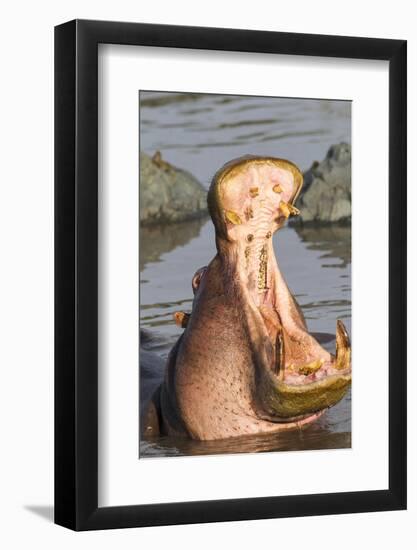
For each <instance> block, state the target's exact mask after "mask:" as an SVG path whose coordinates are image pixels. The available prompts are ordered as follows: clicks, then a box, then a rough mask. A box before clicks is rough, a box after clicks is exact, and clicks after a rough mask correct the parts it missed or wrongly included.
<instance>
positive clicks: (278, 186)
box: [272, 184, 282, 193]
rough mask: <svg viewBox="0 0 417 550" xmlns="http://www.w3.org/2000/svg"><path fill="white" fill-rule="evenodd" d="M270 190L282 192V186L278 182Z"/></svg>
mask: <svg viewBox="0 0 417 550" xmlns="http://www.w3.org/2000/svg"><path fill="white" fill-rule="evenodd" d="M272 191H273V192H274V193H282V187H281V186H280V185H279V184H278V185H274V187H273V188H272Z"/></svg>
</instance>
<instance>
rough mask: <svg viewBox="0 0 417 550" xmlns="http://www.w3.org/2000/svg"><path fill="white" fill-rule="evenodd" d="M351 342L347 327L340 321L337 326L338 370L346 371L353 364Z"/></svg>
mask: <svg viewBox="0 0 417 550" xmlns="http://www.w3.org/2000/svg"><path fill="white" fill-rule="evenodd" d="M351 355H352V351H351V347H350V340H349V336H348V333H347V330H346V327H345V325H344V324H343V323H342V321H340V320H338V321H337V324H336V361H335V368H336V369H337V370H346V369H348V368H350V364H351Z"/></svg>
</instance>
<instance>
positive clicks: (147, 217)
mask: <svg viewBox="0 0 417 550" xmlns="http://www.w3.org/2000/svg"><path fill="white" fill-rule="evenodd" d="M206 197H207V192H206V190H205V189H204V187H203V186H202V185H201V183H200V182H199V181H198V180H197V179H196V178H195V177H194V176H193V175H192V174H190V173H189V172H187V171H186V170H181V169H180V168H177V167H175V166H173V165H172V164H169V163H168V162H166V161H165V160H163V158H162V156H161V153H160V152H159V151H157V152H156V153H155V154H154V155H153V157H150V156H149V155H146V154H145V153H140V193H139V207H140V223H141V225H153V224H163V223H173V222H182V221H185V220H191V219H196V218H200V217H202V216H205V215H207V199H206Z"/></svg>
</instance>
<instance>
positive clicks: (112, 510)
mask: <svg viewBox="0 0 417 550" xmlns="http://www.w3.org/2000/svg"><path fill="white" fill-rule="evenodd" d="M98 44H123V45H143V46H159V47H170V48H193V49H203V50H212V51H213V52H214V51H216V50H224V51H240V52H259V53H270V54H290V55H303V56H321V57H338V58H354V59H374V60H387V61H388V62H389V403H388V406H389V488H388V489H387V490H377V491H358V492H348V493H334V494H306V495H296V496H273V497H262V498H244V499H232V500H216V501H200V502H181V503H168V504H152V505H148V504H147V505H137V506H117V507H98V498H97V494H98V467H97V464H98V448H97V434H98V410H97V405H98V391H97V388H98V350H97V335H98V329H97V326H98V315H97V307H98V291H97V277H98V250H97V247H98V151H97V148H98V132H97V128H98V108H97V106H98V64H97V63H98V62H97V53H98ZM406 46H407V44H406V41H404V40H387V39H374V38H354V37H342V36H320V35H310V34H292V33H291V34H290V33H279V32H264V31H262V32H260V31H248V30H236V29H219V28H197V27H181V26H165V25H148V24H142V23H118V22H106V21H85V20H74V21H70V22H68V23H64V24H62V25H59V26H57V27H56V28H55V522H56V523H57V524H59V525H63V526H65V527H68V528H70V529H74V530H91V529H108V528H123V527H140V526H155V525H170V524H183V523H201V522H215V521H236V520H250V519H261V518H281V517H290V516H292V517H294V516H309V515H324V514H341V513H353V512H371V511H386V510H403V509H405V508H406V349H407V346H406V113H407V107H406ZM381 238H383V237H381ZM367 367H368V368H371V366H369V365H368V366H367Z"/></svg>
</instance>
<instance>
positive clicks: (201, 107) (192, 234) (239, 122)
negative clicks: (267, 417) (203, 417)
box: [140, 92, 351, 457]
mask: <svg viewBox="0 0 417 550" xmlns="http://www.w3.org/2000/svg"><path fill="white" fill-rule="evenodd" d="M140 119H141V126H140V127H141V141H140V142H141V149H142V150H143V151H145V152H148V153H153V152H154V151H155V150H157V149H158V150H160V151H161V152H162V155H163V158H164V159H165V160H167V161H169V162H171V163H172V164H174V165H177V166H179V167H182V168H185V169H187V170H189V171H191V172H192V173H193V174H195V175H196V176H197V177H198V178H199V179H200V181H202V182H203V184H205V185H206V186H207V185H208V183H209V181H210V179H211V177H212V174H213V173H214V172H215V171H216V170H217V168H219V167H220V166H221V165H222V164H223V163H224V162H227V161H228V160H230V159H231V158H234V157H238V156H241V155H243V154H247V153H250V154H262V155H275V156H281V157H284V158H288V159H290V160H292V161H294V162H296V163H297V164H298V165H299V166H300V167H301V168H303V169H305V168H307V167H308V166H309V165H310V164H311V163H312V162H313V161H314V160H321V159H322V158H323V157H324V156H325V154H326V152H327V149H328V147H329V146H330V145H331V144H333V143H337V142H339V141H346V142H350V103H348V102H333V101H316V100H292V99H279V100H278V99H269V98H268V99H266V98H245V97H235V96H208V95H191V96H190V94H187V95H178V94H168V95H167V94H158V93H143V92H142V93H141V117H140ZM274 247H275V253H276V257H277V259H278V262H279V265H280V269H281V271H282V273H283V275H284V277H285V278H286V280H287V283H288V285H289V287H290V289H291V290H292V292H293V294H294V295H295V296H296V298H297V300H298V302H299V303H300V305H301V307H302V309H303V311H304V314H305V317H306V320H307V323H308V326H309V330H310V331H312V332H317V333H324V334H329V333H330V334H334V332H335V327H336V319H343V321H344V323H345V325H346V326H347V329H348V331H349V332H350V328H351V327H350V320H351V277H350V257H351V254H350V227H338V226H327V227H322V228H318V227H299V226H291V227H286V228H284V229H282V230H281V231H280V232H279V233H277V234H275V236H274ZM214 255H215V244H214V229H213V226H212V223H211V221H210V220H207V219H206V220H200V221H192V222H187V223H182V224H174V225H166V226H155V227H142V228H141V232H140V322H141V328H142V329H145V330H147V331H149V332H151V333H152V334H153V336H154V339H152V340H151V341H150V342H148V343H147V349H149V350H151V351H153V352H155V353H156V354H158V355H159V356H161V357H162V358H165V357H166V355H167V354H168V352H169V350H170V349H171V347H172V345H173V344H174V343H175V341H176V340H177V338H178V336H179V335H180V334H181V332H182V330H181V329H179V328H178V327H176V325H175V324H174V322H173V319H172V314H173V313H174V312H175V311H177V310H185V311H187V310H190V309H191V302H192V296H193V293H192V290H191V277H192V276H193V274H194V272H195V271H196V270H197V269H198V268H199V267H201V266H204V265H207V264H208V262H209V261H210V260H211V259H212V258H213V256H214ZM324 339H325V340H326V341H325V342H323V346H324V347H325V348H326V349H328V350H329V351H334V346H335V342H334V339H330V338H329V337H325V338H324ZM350 408H351V396H350V393H349V394H348V395H347V396H346V397H345V398H344V399H343V400H342V402H341V403H339V404H338V405H336V406H335V407H333V408H332V409H330V410H329V411H328V412H327V413H326V414H325V415H323V417H321V418H320V419H319V420H318V421H317V422H316V423H315V424H313V425H311V426H309V427H307V428H305V429H303V430H300V431H298V432H290V433H287V434H284V435H283V434H279V435H267V436H264V435H262V436H255V437H254V436H250V437H240V438H237V439H230V440H225V441H221V442H194V441H189V440H183V439H179V438H167V437H164V438H159V439H158V440H155V441H152V442H146V441H141V445H140V456H141V457H143V456H171V455H184V454H186V455H189V454H219V453H225V452H233V453H238V452H262V451H278V450H280V451H283V450H304V449H322V448H343V447H350V444H351V423H350Z"/></svg>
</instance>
